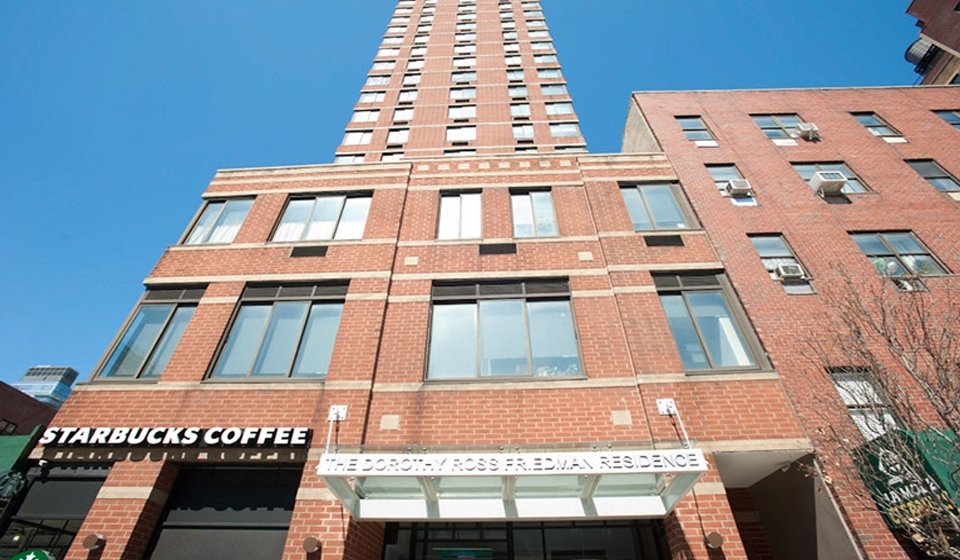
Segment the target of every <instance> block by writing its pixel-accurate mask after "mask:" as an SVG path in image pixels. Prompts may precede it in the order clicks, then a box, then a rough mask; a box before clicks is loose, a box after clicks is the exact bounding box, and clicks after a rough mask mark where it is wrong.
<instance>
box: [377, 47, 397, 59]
mask: <svg viewBox="0 0 960 560" xmlns="http://www.w3.org/2000/svg"><path fill="white" fill-rule="evenodd" d="M399 55H400V49H379V50H377V58H381V57H387V58H391V57H397V56H399Z"/></svg>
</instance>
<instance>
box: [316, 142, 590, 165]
mask: <svg viewBox="0 0 960 560" xmlns="http://www.w3.org/2000/svg"><path fill="white" fill-rule="evenodd" d="M541 148H542V147H541V146H537V145H536V144H530V145H523V144H521V145H518V146H517V147H515V148H514V149H513V152H514V153H516V154H526V153H537V152H541V151H552V152H554V153H557V152H560V153H563V152H569V153H584V152H586V151H587V149H586V147H584V146H583V145H581V144H565V145H559V146H549V147H548V148H546V147H545V148H546V149H545V150H542V149H541ZM443 155H444V156H448V157H467V156H475V155H477V150H475V149H473V148H449V149H445V150H443ZM404 157H406V156H405V154H404V153H403V152H395V151H386V152H383V153H381V154H380V161H382V162H392V161H403V159H404ZM366 158H367V155H366V154H363V153H353V154H338V155H337V156H336V157H335V158H334V160H333V162H334V163H363V162H364V161H366Z"/></svg>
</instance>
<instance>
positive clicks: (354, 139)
mask: <svg viewBox="0 0 960 560" xmlns="http://www.w3.org/2000/svg"><path fill="white" fill-rule="evenodd" d="M372 139H373V131H372V130H351V131H349V132H347V133H346V134H344V135H343V141H342V142H340V143H341V144H343V145H344V146H360V145H363V144H369V143H370V140H372Z"/></svg>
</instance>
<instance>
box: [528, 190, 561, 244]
mask: <svg viewBox="0 0 960 560" xmlns="http://www.w3.org/2000/svg"><path fill="white" fill-rule="evenodd" d="M530 198H531V199H532V200H533V214H534V216H535V218H536V222H537V235H538V236H541V237H543V236H550V235H557V233H558V232H557V222H556V219H555V218H554V214H553V199H552V197H551V196H550V193H548V192H532V193H530Z"/></svg>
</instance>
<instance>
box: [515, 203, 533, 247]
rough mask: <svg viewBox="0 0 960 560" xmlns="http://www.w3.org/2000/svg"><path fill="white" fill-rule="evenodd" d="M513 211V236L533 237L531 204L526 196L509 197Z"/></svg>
mask: <svg viewBox="0 0 960 560" xmlns="http://www.w3.org/2000/svg"><path fill="white" fill-rule="evenodd" d="M510 205H511V207H512V209H513V236H514V237H533V235H534V228H533V204H532V203H531V200H530V196H529V195H527V194H515V195H511V197H510Z"/></svg>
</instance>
